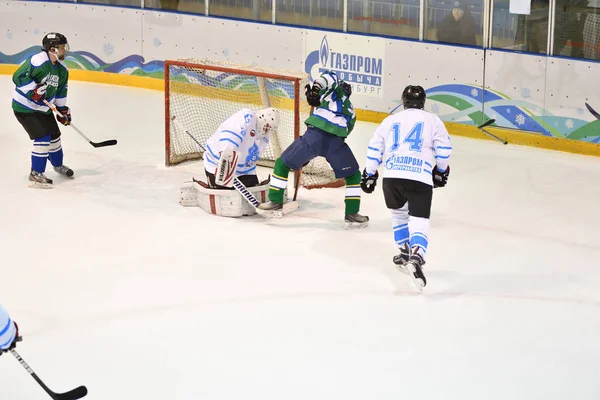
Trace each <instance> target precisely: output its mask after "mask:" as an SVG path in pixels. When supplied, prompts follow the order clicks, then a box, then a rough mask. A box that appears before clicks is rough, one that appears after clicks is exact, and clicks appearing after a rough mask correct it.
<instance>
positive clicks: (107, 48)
mask: <svg viewBox="0 0 600 400" xmlns="http://www.w3.org/2000/svg"><path fill="white" fill-rule="evenodd" d="M104 54H106V55H107V56H112V55H113V54H115V47H114V46H113V45H112V43H110V42H107V43H104Z"/></svg>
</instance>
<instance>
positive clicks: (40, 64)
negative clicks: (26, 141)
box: [12, 32, 73, 188]
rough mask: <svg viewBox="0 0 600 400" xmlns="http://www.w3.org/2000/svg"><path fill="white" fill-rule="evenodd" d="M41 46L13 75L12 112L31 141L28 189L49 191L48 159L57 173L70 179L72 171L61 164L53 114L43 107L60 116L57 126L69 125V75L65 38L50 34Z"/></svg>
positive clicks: (58, 137) (58, 131)
mask: <svg viewBox="0 0 600 400" xmlns="http://www.w3.org/2000/svg"><path fill="white" fill-rule="evenodd" d="M42 46H43V49H42V51H40V52H39V53H37V54H34V55H32V56H31V57H29V58H28V59H27V60H25V61H24V62H23V64H21V65H20V66H19V68H18V69H17V70H16V71H15V73H14V75H13V82H14V84H15V91H14V92H13V99H12V108H13V111H14V114H15V117H17V120H18V121H19V122H20V123H21V125H22V126H23V128H24V129H25V131H26V132H27V134H28V135H29V138H30V139H31V140H33V151H32V152H31V173H30V174H29V181H30V186H31V187H37V188H51V187H52V180H51V179H49V178H47V177H46V175H44V172H45V171H46V161H47V159H50V163H51V164H52V166H53V167H54V170H55V171H56V172H58V173H59V174H61V175H64V176H66V177H69V178H72V177H73V170H72V169H71V168H69V167H67V166H66V165H64V164H63V150H62V146H61V143H60V129H59V128H58V124H57V123H56V121H55V120H54V116H53V115H52V110H50V108H49V107H48V106H47V105H46V104H45V103H44V101H48V102H49V103H53V104H54V105H56V108H57V109H58V111H59V112H60V114H57V116H56V119H57V120H58V122H60V123H61V124H63V125H65V126H66V125H69V124H70V123H71V111H70V110H69V107H67V85H68V80H69V71H68V69H67V66H66V65H65V64H64V63H63V60H64V59H65V55H66V54H67V52H68V51H69V43H68V42H67V38H66V37H65V36H64V35H61V34H60V33H54V32H53V33H48V34H47V35H46V36H44V39H43V40H42Z"/></svg>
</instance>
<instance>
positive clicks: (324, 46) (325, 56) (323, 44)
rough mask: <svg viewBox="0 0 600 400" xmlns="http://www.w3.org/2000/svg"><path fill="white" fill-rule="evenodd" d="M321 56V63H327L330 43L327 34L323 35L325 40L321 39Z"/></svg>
mask: <svg viewBox="0 0 600 400" xmlns="http://www.w3.org/2000/svg"><path fill="white" fill-rule="evenodd" d="M319 56H320V57H319V58H320V59H321V64H323V65H325V66H326V65H327V59H328V58H329V43H327V36H323V40H322V41H321V49H320V51H319Z"/></svg>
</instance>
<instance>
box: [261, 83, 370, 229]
mask: <svg viewBox="0 0 600 400" xmlns="http://www.w3.org/2000/svg"><path fill="white" fill-rule="evenodd" d="M351 94H352V86H350V84H348V83H346V82H344V81H343V80H341V79H338V76H337V74H336V73H335V72H334V71H325V72H323V74H322V75H321V76H320V77H319V78H318V79H316V80H315V81H314V82H313V85H312V86H310V85H306V100H307V102H308V104H309V105H311V106H313V107H315V109H314V110H313V112H312V113H311V115H310V116H309V117H308V118H307V119H306V121H304V123H305V124H306V125H307V127H308V128H307V130H306V133H305V134H304V135H302V136H300V137H299V138H297V139H296V140H294V142H293V143H292V144H291V145H290V146H289V147H288V148H287V149H285V151H284V152H283V153H282V154H281V157H279V158H278V159H277V161H275V169H274V170H273V177H272V178H271V185H270V188H269V200H270V201H269V202H268V203H264V204H261V205H260V206H259V207H258V208H259V210H258V211H257V212H258V213H259V214H261V215H263V216H264V217H268V218H269V217H272V216H273V215H276V212H277V211H279V210H281V209H282V207H283V194H284V190H285V188H286V187H287V181H288V174H289V172H290V170H300V169H301V168H302V167H303V166H304V165H306V164H307V163H308V162H309V161H310V160H312V159H313V158H315V157H317V156H322V157H325V159H326V160H327V162H328V163H329V164H330V165H331V167H332V168H333V171H334V172H335V177H336V178H344V179H345V181H346V199H345V205H346V207H345V218H344V220H345V223H346V228H348V229H351V228H362V227H365V226H367V225H368V224H369V217H367V216H364V215H360V214H359V213H358V211H359V210H360V179H361V175H360V170H359V167H358V162H357V161H356V158H355V157H354V154H353V153H352V150H351V149H350V147H349V146H348V145H347V144H346V142H345V138H346V137H347V136H348V135H349V134H350V133H351V132H352V129H354V124H355V122H356V113H355V112H354V107H353V106H352V102H351V101H350V95H351Z"/></svg>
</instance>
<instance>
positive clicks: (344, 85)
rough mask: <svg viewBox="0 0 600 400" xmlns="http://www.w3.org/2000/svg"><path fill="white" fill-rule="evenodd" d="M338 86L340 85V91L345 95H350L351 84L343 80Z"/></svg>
mask: <svg viewBox="0 0 600 400" xmlns="http://www.w3.org/2000/svg"><path fill="white" fill-rule="evenodd" d="M340 86H341V87H342V92H344V94H345V95H346V96H348V97H350V95H351V94H352V86H351V85H350V84H349V83H346V82H344V81H342V84H341V85H340Z"/></svg>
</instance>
